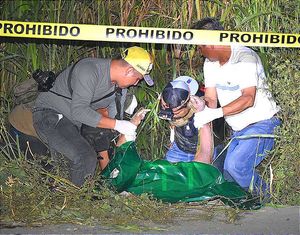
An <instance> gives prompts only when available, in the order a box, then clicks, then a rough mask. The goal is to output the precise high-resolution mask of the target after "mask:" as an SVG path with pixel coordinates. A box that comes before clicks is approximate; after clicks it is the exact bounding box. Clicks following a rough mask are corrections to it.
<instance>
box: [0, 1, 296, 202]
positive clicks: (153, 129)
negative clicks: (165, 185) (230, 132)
mask: <svg viewBox="0 0 300 235" xmlns="http://www.w3.org/2000/svg"><path fill="white" fill-rule="evenodd" d="M299 10H300V4H299V1H297V0H292V1H288V2H284V1H280V0H267V1H259V0H234V1H228V0H215V1H200V0H171V1H161V0H153V1H144V0H120V1H112V0H97V1H90V0H82V1H76V0H53V1H48V0H40V1H35V0H18V1H10V0H3V1H2V2H1V5H0V12H1V13H0V15H1V19H2V20H21V21H40V22H60V23H83V24H84V23H88V24H104V25H128V26H142V27H164V28H189V27H190V26H191V25H192V23H193V22H195V21H196V20H199V19H200V18H203V17H206V16H212V17H218V18H220V20H221V21H222V22H223V23H224V25H225V26H226V28H228V29H231V30H242V31H263V32H285V33H299V31H300V30H299V27H300V26H299V12H300V11H299ZM131 45H133V44H130V43H127V44H122V43H103V42H70V41H68V42H62V41H57V40H18V39H15V40H14V39H5V40H4V39H2V40H1V45H0V55H1V57H0V66H1V67H0V68H1V71H0V84H1V89H0V92H1V114H2V115H1V116H2V118H5V117H6V114H7V113H8V112H9V110H10V107H11V103H10V97H11V91H12V88H13V86H14V85H16V84H17V83H19V82H20V81H22V80H24V79H28V77H29V76H30V74H31V72H32V71H33V70H34V69H36V68H42V69H51V70H55V71H59V70H61V69H63V68H64V67H66V66H67V65H68V64H69V63H71V62H72V61H76V60H78V59H79V58H83V57H87V56H91V57H113V56H115V55H117V54H118V53H119V52H120V50H121V49H122V48H124V47H127V46H131ZM140 46H142V47H144V48H146V49H148V50H149V51H150V52H151V53H152V55H153V57H154V58H155V64H154V69H153V72H152V76H153V77H154V79H155V86H154V87H153V88H151V89H150V88H149V87H147V86H146V85H145V84H144V83H141V84H139V86H138V87H137V88H131V89H132V91H133V92H135V94H136V96H137V98H138V100H139V105H140V106H145V107H147V108H151V110H152V111H151V113H150V114H148V116H147V118H146V120H145V122H144V125H142V127H143V128H142V129H140V131H139V135H138V140H137V145H138V149H139V150H140V152H141V154H142V156H143V157H144V158H146V159H156V158H161V157H163V155H164V153H165V152H166V150H167V145H168V135H169V133H168V126H167V123H166V122H164V121H161V120H159V119H158V118H157V115H156V110H157V98H158V95H159V93H160V91H161V90H162V88H163V87H164V85H165V84H166V83H167V82H168V81H170V80H172V79H174V78H175V77H176V76H178V75H183V74H186V75H191V76H193V77H195V78H196V79H197V80H199V81H203V73H202V62H203V61H202V58H201V57H199V55H197V54H196V53H195V51H194V50H193V49H192V48H191V47H188V46H182V45H175V46H174V45H158V44H156V45H155V44H140ZM254 49H255V50H256V51H258V52H259V53H260V55H261V57H262V59H263V62H264V64H265V66H266V68H267V70H266V72H267V73H268V75H269V78H270V79H269V83H270V85H271V87H272V89H273V90H274V91H285V92H282V93H279V95H277V101H278V102H279V105H280V106H281V107H282V110H283V111H284V113H288V117H289V118H284V119H283V120H284V125H283V129H282V131H283V133H282V137H280V139H279V140H278V141H277V142H278V144H277V147H276V149H275V150H274V154H273V155H270V156H271V157H270V158H268V161H269V162H270V161H271V163H272V166H273V167H274V168H275V169H274V174H275V177H274V182H273V185H274V187H275V192H274V193H275V194H276V198H278V200H279V201H280V200H281V199H284V200H283V201H284V202H285V203H295V201H296V202H299V196H298V197H296V199H292V198H290V197H289V196H287V195H284V190H283V189H286V188H289V189H292V192H296V191H297V190H294V189H295V188H294V185H293V184H294V183H295V182H294V181H290V180H287V182H288V183H287V184H283V179H284V178H282V175H281V174H283V169H290V167H291V166H294V165H295V163H296V165H297V164H299V161H298V160H297V159H296V153H297V152H300V146H298V145H297V144H295V142H296V143H299V139H298V137H297V134H296V133H299V128H300V127H299V126H298V125H296V124H295V123H296V122H297V120H299V119H298V118H297V117H298V116H297V115H299V111H298V110H299V109H298V106H297V102H293V103H292V102H291V101H292V100H293V99H291V98H290V94H293V98H294V97H298V96H299V89H297V90H295V85H297V84H294V83H292V84H291V83H290V80H289V79H288V77H289V76H292V78H293V79H296V76H298V74H297V73H296V71H297V69H299V67H298V65H297V63H296V61H297V58H299V50H297V49H294V50H293V49H286V50H280V49H269V48H254ZM289 58H293V59H292V60H291V59H289ZM287 61H289V62H287ZM283 65H284V67H282V66H283ZM274 66H275V67H274ZM286 70H288V71H289V72H288V73H287V72H286ZM278 81H280V82H278ZM284 81H288V82H284ZM295 81H296V80H295ZM4 101H5V102H4ZM291 110H292V111H291ZM285 111H286V112H285ZM285 115H287V114H285ZM289 139H290V141H287V140H289ZM290 151H293V153H294V154H295V155H293V154H290ZM275 155H276V156H275ZM278 159H281V160H280V161H279V160H278ZM282 159H288V160H282ZM269 162H267V163H266V167H268V168H266V169H269V166H270V165H271V164H269ZM279 162H280V164H279ZM275 166H276V167H275ZM291 169H292V168H291ZM298 169H299V167H298ZM266 172H268V170H266ZM298 176H299V175H296V172H292V171H290V172H289V174H288V176H286V175H285V177H289V179H292V178H293V177H294V178H298ZM265 178H267V179H268V178H269V173H266V174H265ZM292 194H293V193H292ZM293 195H294V194H293Z"/></svg>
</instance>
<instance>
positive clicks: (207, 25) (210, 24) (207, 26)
mask: <svg viewBox="0 0 300 235" xmlns="http://www.w3.org/2000/svg"><path fill="white" fill-rule="evenodd" d="M192 29H202V30H224V27H223V26H222V25H221V23H220V21H218V20H217V19H216V18H210V17H206V18H203V19H202V20H199V21H197V22H196V23H195V24H194V25H193V26H192Z"/></svg>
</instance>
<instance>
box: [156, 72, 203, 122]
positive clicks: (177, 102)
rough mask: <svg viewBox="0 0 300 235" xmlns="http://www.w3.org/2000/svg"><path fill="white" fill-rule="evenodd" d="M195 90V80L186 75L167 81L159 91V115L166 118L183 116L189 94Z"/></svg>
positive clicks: (186, 108)
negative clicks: (160, 91)
mask: <svg viewBox="0 0 300 235" xmlns="http://www.w3.org/2000/svg"><path fill="white" fill-rule="evenodd" d="M197 90H198V83H197V81H196V80H194V79H193V78H191V77H188V76H181V77H178V78H176V79H175V80H173V81H172V82H169V83H168V84H167V85H166V86H165V88H164V89H163V91H162V93H161V98H160V111H159V117H160V118H162V119H167V120H172V119H173V118H174V119H177V118H181V117H184V116H185V115H186V114H187V113H188V111H189V108H188V107H187V103H188V101H189V98H190V95H194V94H195V93H196V92H197Z"/></svg>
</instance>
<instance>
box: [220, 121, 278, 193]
mask: <svg viewBox="0 0 300 235" xmlns="http://www.w3.org/2000/svg"><path fill="white" fill-rule="evenodd" d="M279 125H280V120H279V119H278V118H276V117H272V118H270V119H268V120H263V121H260V122H257V123H254V124H251V125H249V126H247V127H246V128H244V129H243V130H241V131H236V132H234V133H233V135H232V136H231V138H232V141H231V143H230V145H229V147H228V149H227V154H226V158H225V162H224V177H225V179H226V180H228V181H235V182H237V183H238V184H239V185H240V186H241V187H243V188H245V189H246V190H249V189H250V188H251V187H253V193H254V194H259V193H261V192H263V193H264V192H266V191H267V190H268V186H267V185H266V183H265V182H264V180H263V179H261V177H260V176H259V175H258V173H257V171H256V170H255V167H256V166H257V165H259V164H260V163H261V161H262V160H263V159H264V158H265V156H266V154H267V151H270V150H271V149H272V148H273V146H274V138H271V137H268V138H264V137H251V138H246V139H238V137H241V136H247V135H259V134H274V130H275V128H276V127H277V126H279Z"/></svg>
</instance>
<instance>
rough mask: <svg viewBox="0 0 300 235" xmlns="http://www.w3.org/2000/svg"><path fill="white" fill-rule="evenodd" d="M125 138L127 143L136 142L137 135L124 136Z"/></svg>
mask: <svg viewBox="0 0 300 235" xmlns="http://www.w3.org/2000/svg"><path fill="white" fill-rule="evenodd" d="M124 136H125V139H126V141H135V139H136V134H134V135H124Z"/></svg>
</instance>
